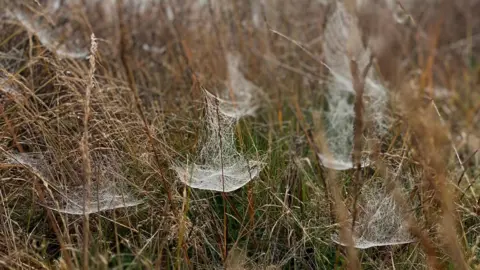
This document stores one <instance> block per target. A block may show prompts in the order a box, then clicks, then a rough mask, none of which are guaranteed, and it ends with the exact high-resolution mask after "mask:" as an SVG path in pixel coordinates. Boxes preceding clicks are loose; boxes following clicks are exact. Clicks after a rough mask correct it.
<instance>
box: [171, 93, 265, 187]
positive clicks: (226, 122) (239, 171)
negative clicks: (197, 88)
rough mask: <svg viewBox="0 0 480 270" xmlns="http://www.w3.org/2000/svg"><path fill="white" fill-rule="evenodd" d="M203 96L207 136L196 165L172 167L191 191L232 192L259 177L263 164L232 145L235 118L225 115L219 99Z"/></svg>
mask: <svg viewBox="0 0 480 270" xmlns="http://www.w3.org/2000/svg"><path fill="white" fill-rule="evenodd" d="M204 92H205V95H206V120H205V121H206V123H207V136H206V140H205V142H204V144H203V146H202V148H201V150H200V155H199V160H200V163H199V164H196V163H194V164H186V163H179V164H177V165H174V166H173V169H174V170H175V172H176V173H177V176H178V177H179V179H180V181H182V182H183V183H185V184H186V185H188V186H190V187H192V188H198V189H203V190H213V191H222V192H231V191H234V190H237V189H239V188H241V187H243V186H244V185H246V184H247V183H248V182H250V180H252V179H254V178H255V177H257V176H258V175H259V173H260V172H261V170H262V169H263V167H264V166H265V164H264V162H262V161H258V160H247V159H246V158H245V157H244V156H243V155H241V154H240V153H239V152H238V151H237V149H236V145H235V134H234V128H235V124H236V121H237V119H236V118H234V117H230V116H228V115H226V114H224V113H223V112H222V111H221V110H220V108H219V105H218V103H219V102H220V101H218V99H217V98H216V97H215V96H214V95H213V94H211V93H209V92H207V91H204Z"/></svg>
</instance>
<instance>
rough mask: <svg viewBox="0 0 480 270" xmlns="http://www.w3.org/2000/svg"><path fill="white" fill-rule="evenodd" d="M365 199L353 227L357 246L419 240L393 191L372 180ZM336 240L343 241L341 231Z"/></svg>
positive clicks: (366, 186) (364, 189) (364, 190)
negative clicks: (406, 220)
mask: <svg viewBox="0 0 480 270" xmlns="http://www.w3.org/2000/svg"><path fill="white" fill-rule="evenodd" d="M361 194H362V195H361V196H362V198H363V199H362V200H361V202H360V203H359V205H358V206H357V207H358V209H359V211H358V216H357V218H356V220H357V221H356V222H355V227H354V231H353V234H352V235H353V241H354V246H355V247H356V248H359V249H366V248H371V247H378V246H392V245H401V244H407V243H412V242H415V241H416V240H415V238H414V237H412V235H411V234H410V233H409V230H408V227H407V224H406V223H405V220H404V215H403V214H402V213H403V209H400V208H399V206H398V204H397V203H396V202H395V199H394V197H393V195H392V194H391V193H389V192H387V191H386V189H385V188H384V187H383V185H381V184H377V183H368V185H365V186H364V187H363V188H362V193H361ZM332 240H333V241H334V242H335V243H337V244H340V245H343V246H346V245H347V244H346V243H342V241H341V240H340V238H339V237H338V234H334V235H332Z"/></svg>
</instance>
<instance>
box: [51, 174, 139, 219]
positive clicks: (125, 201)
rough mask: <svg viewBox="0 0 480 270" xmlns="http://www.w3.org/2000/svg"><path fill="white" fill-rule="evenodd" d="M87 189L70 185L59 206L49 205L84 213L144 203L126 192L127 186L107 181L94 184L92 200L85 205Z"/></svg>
mask: <svg viewBox="0 0 480 270" xmlns="http://www.w3.org/2000/svg"><path fill="white" fill-rule="evenodd" d="M84 194H85V189H84V187H83V186H77V187H70V188H68V189H67V190H66V192H65V194H63V196H62V197H63V198H61V199H60V200H59V202H58V203H59V207H58V208H57V207H49V208H50V209H52V210H55V211H57V212H60V213H66V214H71V215H83V214H84V213H86V214H92V213H98V212H103V211H106V210H113V209H118V208H127V207H132V206H137V205H139V204H141V203H143V201H142V200H138V199H136V198H135V197H133V195H131V194H130V193H128V192H125V188H123V187H121V186H120V185H119V184H117V183H114V182H107V183H106V184H102V185H101V186H97V185H96V184H93V185H92V186H91V190H90V194H91V196H90V200H88V203H87V204H86V205H85V211H84V202H85V195H84Z"/></svg>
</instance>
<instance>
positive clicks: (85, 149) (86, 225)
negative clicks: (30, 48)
mask: <svg viewBox="0 0 480 270" xmlns="http://www.w3.org/2000/svg"><path fill="white" fill-rule="evenodd" d="M91 39H92V40H91V48H90V59H89V62H90V69H89V71H88V79H89V83H88V85H87V88H86V90H85V99H84V104H83V106H84V108H83V109H84V115H83V135H82V140H81V144H80V149H81V153H82V160H83V171H84V175H85V179H84V180H85V182H84V189H85V193H84V198H83V269H89V258H90V252H89V236H90V221H89V219H90V217H89V215H90V214H89V211H88V212H87V207H88V205H89V203H90V199H91V198H90V197H91V194H90V187H91V180H92V179H91V178H92V164H91V161H90V157H89V156H90V153H89V146H88V121H89V119H90V97H91V93H92V89H93V88H94V87H95V78H94V76H95V54H96V52H97V43H96V41H95V35H94V34H93V33H92V36H91Z"/></svg>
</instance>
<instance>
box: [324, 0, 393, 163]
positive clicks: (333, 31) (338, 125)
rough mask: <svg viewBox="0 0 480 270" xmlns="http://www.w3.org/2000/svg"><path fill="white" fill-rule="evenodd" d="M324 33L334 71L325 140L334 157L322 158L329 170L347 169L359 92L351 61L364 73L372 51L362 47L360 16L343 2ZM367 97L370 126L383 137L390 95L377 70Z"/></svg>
mask: <svg viewBox="0 0 480 270" xmlns="http://www.w3.org/2000/svg"><path fill="white" fill-rule="evenodd" d="M324 33H325V36H324V42H323V52H324V55H325V64H326V66H327V67H328V69H329V71H330V76H329V77H328V78H327V79H326V80H325V83H326V85H327V87H328V93H327V95H326V99H327V103H328V106H327V109H326V112H325V114H324V115H325V137H326V144H327V146H328V149H329V152H330V153H331V155H328V156H327V155H320V158H321V159H322V162H323V164H324V166H326V167H329V168H332V169H337V170H345V169H349V168H352V167H353V164H352V157H351V152H352V149H353V122H354V119H355V113H354V110H353V107H354V105H353V102H354V99H355V91H354V89H353V83H352V75H351V71H350V59H354V60H356V61H357V63H358V66H359V68H360V69H361V70H362V69H363V68H364V67H365V66H366V65H367V63H368V61H369V58H370V51H369V50H368V49H365V48H364V47H363V45H362V41H361V36H360V30H359V29H358V27H357V22H356V17H354V16H352V15H350V14H349V13H348V12H347V10H346V9H345V7H344V6H343V4H342V3H341V2H337V7H336V10H335V12H334V13H333V14H332V15H331V16H330V18H329V19H328V21H327V25H326V27H325V32H324ZM363 97H364V104H365V119H364V121H365V123H366V126H368V127H371V128H373V130H375V132H374V133H376V134H383V133H384V132H385V131H386V129H387V125H386V122H385V116H384V110H385V106H386V100H387V94H386V89H385V88H384V87H383V86H382V85H381V83H379V82H378V81H377V80H376V79H375V76H374V70H373V69H371V70H370V71H369V72H368V74H367V77H366V81H365V92H364V96H363ZM369 164H370V163H369V161H368V160H363V163H362V165H363V166H368V165H369Z"/></svg>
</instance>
